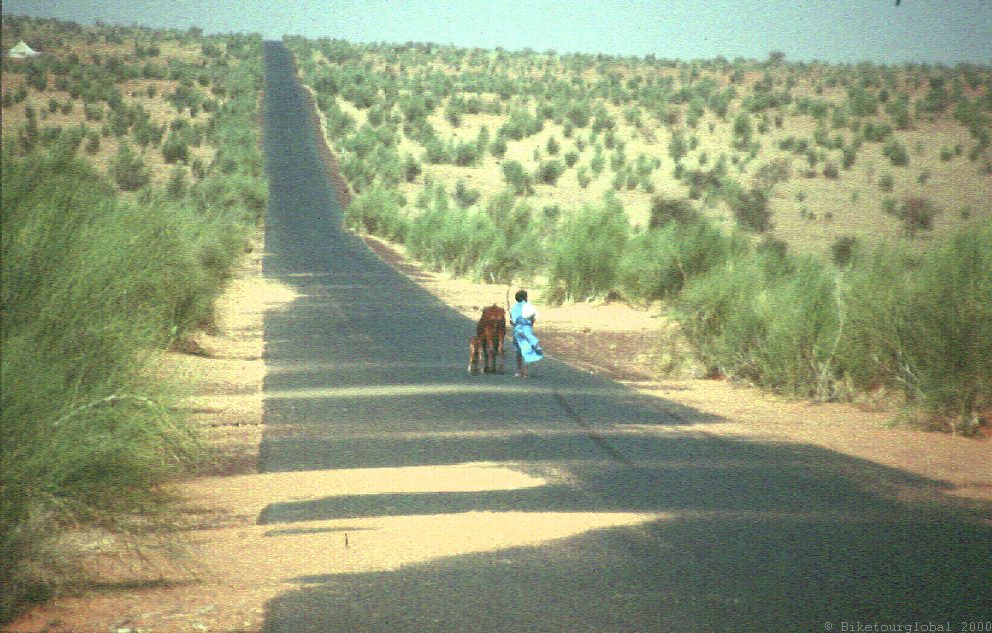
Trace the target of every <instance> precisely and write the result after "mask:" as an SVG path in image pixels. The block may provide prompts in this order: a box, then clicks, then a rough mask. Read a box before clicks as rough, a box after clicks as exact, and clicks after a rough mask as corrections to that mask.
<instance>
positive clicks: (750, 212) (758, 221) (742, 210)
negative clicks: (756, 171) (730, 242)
mask: <svg viewBox="0 0 992 633" xmlns="http://www.w3.org/2000/svg"><path fill="white" fill-rule="evenodd" d="M732 208H733V211H734V220H735V221H736V222H737V224H738V225H739V226H741V227H742V228H745V229H748V230H749V231H754V232H755V233H764V232H765V231H768V230H770V229H771V228H772V221H771V219H772V212H771V209H769V208H768V196H767V195H766V194H765V192H764V191H762V190H760V189H752V190H751V191H742V192H740V193H739V194H738V195H737V196H736V199H735V200H734V202H733V204H732Z"/></svg>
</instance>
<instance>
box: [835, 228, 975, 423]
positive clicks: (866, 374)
mask: <svg viewBox="0 0 992 633" xmlns="http://www.w3.org/2000/svg"><path fill="white" fill-rule="evenodd" d="M990 244H992V225H990V224H986V225H984V226H982V227H978V228H977V230H976V229H975V228H971V229H968V230H962V231H960V232H959V233H957V234H955V235H953V236H951V237H950V238H949V239H947V240H946V241H944V242H942V243H940V244H937V245H935V246H934V247H933V248H932V249H930V250H929V251H928V252H927V253H926V254H925V255H923V256H918V255H910V254H908V253H906V252H904V251H901V250H897V249H895V248H893V247H889V246H881V247H879V248H877V249H875V250H874V251H873V252H871V253H868V254H866V255H864V256H862V257H861V258H860V261H856V262H855V267H854V269H853V270H852V272H851V273H850V276H849V281H848V284H847V292H846V298H845V301H846V303H847V304H848V310H849V314H850V316H849V324H848V333H847V335H846V337H845V342H844V345H843V346H842V348H841V355H842V360H843V363H844V366H845V368H846V370H847V371H848V373H849V374H850V376H851V378H852V380H853V382H854V384H855V386H857V387H859V388H861V389H870V388H874V387H878V386H884V387H888V388H893V389H897V390H899V391H901V392H902V393H904V394H905V396H906V397H907V399H908V400H909V401H910V402H913V403H918V404H920V405H921V406H922V407H923V409H924V410H926V411H928V412H929V413H930V414H931V418H930V420H931V422H935V423H936V425H937V426H941V427H943V428H947V429H949V430H951V431H954V432H971V431H973V430H974V429H975V428H976V427H977V422H978V420H977V416H978V413H979V412H980V411H982V410H986V409H988V407H990V406H992V249H990V248H989V245H990Z"/></svg>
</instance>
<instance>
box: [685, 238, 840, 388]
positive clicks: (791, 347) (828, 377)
mask: <svg viewBox="0 0 992 633" xmlns="http://www.w3.org/2000/svg"><path fill="white" fill-rule="evenodd" d="M676 305H677V313H678V316H679V320H680V322H681V324H682V327H683V330H684V331H685V333H686V336H687V337H688V338H689V340H690V342H691V343H692V344H693V345H694V347H695V348H696V349H697V351H698V352H699V354H700V357H701V359H702V360H703V361H704V362H705V363H706V364H707V365H708V366H709V367H710V370H711V371H712V372H713V373H719V374H723V375H726V376H729V377H732V378H736V379H740V380H744V381H746V382H750V383H752V384H756V385H759V386H762V387H766V388H769V389H773V390H775V391H779V392H782V393H787V394H791V395H796V396H804V397H815V398H825V397H829V396H831V395H832V393H833V390H834V386H835V381H836V379H837V377H838V375H839V371H838V367H837V361H836V353H837V346H838V344H839V338H840V336H841V333H842V322H843V315H842V311H841V309H840V304H839V302H838V296H837V284H836V282H835V279H834V277H833V275H832V274H831V273H830V272H829V271H828V270H827V268H826V266H825V265H823V264H821V263H820V262H818V261H816V260H813V259H811V258H803V259H794V258H791V257H789V256H787V255H782V254H779V253H776V252H775V251H770V250H765V251H757V250H756V251H754V252H751V253H749V254H747V255H745V256H742V257H734V258H731V259H728V260H727V262H726V263H725V264H724V265H722V266H719V267H716V268H714V269H712V270H711V271H710V272H709V273H708V274H706V275H704V276H702V277H700V278H698V279H695V280H693V281H691V282H690V283H689V284H688V285H687V286H686V288H685V289H684V290H683V292H682V293H681V294H680V295H679V296H678V298H677V300H676Z"/></svg>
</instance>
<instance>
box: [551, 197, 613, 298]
mask: <svg viewBox="0 0 992 633" xmlns="http://www.w3.org/2000/svg"><path fill="white" fill-rule="evenodd" d="M629 236H630V224H629V222H628V220H627V215H626V214H625V213H624V210H623V206H622V205H621V204H620V203H619V202H618V201H617V200H616V199H615V198H613V197H611V196H609V195H608V196H607V197H606V198H605V199H604V201H603V202H602V203H601V204H599V205H585V206H583V207H582V209H581V210H580V211H578V212H576V213H574V214H573V215H571V216H569V217H567V218H565V220H564V222H563V224H562V226H561V230H560V231H559V232H558V234H557V235H556V238H555V241H554V243H553V244H552V245H551V248H550V253H549V254H550V262H549V264H548V281H549V285H550V286H552V287H558V288H560V292H561V293H562V294H563V297H562V298H564V299H566V300H572V301H583V300H586V299H592V298H595V297H603V296H606V295H607V294H608V293H609V292H610V291H611V290H614V289H615V287H616V284H617V275H618V273H619V269H620V259H621V256H622V254H623V251H624V247H625V246H626V245H627V240H628V238H629Z"/></svg>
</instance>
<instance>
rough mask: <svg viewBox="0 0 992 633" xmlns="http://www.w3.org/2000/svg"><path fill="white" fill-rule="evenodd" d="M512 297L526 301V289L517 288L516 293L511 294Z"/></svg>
mask: <svg viewBox="0 0 992 633" xmlns="http://www.w3.org/2000/svg"><path fill="white" fill-rule="evenodd" d="M513 298H514V299H516V300H517V301H527V291H526V290H523V289H521V290H518V291H517V294H515V295H513Z"/></svg>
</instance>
